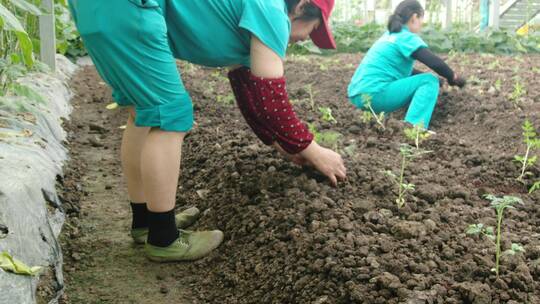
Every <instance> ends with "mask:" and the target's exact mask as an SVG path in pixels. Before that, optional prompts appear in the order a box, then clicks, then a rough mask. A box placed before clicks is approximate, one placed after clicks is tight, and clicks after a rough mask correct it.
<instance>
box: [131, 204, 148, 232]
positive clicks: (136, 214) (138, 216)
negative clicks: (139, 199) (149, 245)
mask: <svg viewBox="0 0 540 304" xmlns="http://www.w3.org/2000/svg"><path fill="white" fill-rule="evenodd" d="M130 205H131V214H132V221H131V229H135V228H146V227H148V209H146V203H142V204H134V203H130Z"/></svg>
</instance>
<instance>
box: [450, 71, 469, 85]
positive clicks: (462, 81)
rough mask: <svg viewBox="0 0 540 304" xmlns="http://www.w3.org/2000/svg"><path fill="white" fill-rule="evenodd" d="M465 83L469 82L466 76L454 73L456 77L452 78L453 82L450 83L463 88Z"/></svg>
mask: <svg viewBox="0 0 540 304" xmlns="http://www.w3.org/2000/svg"><path fill="white" fill-rule="evenodd" d="M465 84H467V81H466V80H465V78H462V77H460V76H458V74H455V75H454V79H453V80H452V83H450V85H451V86H457V87H459V88H463V87H464V86H465Z"/></svg>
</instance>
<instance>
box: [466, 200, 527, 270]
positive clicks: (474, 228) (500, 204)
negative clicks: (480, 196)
mask: <svg viewBox="0 0 540 304" xmlns="http://www.w3.org/2000/svg"><path fill="white" fill-rule="evenodd" d="M484 198H486V199H487V200H489V201H490V202H491V207H492V208H494V209H495V211H496V215H497V227H496V231H495V229H494V228H493V227H490V226H484V224H472V225H469V227H468V228H467V230H466V232H465V233H466V234H468V235H480V236H485V237H486V238H487V239H488V240H489V241H490V242H491V244H492V245H494V246H495V267H494V268H492V269H491V271H493V272H495V274H496V275H497V277H498V276H499V265H500V258H501V256H502V255H515V254H517V253H519V252H525V249H524V248H523V246H521V245H520V244H517V243H513V244H512V245H511V247H510V248H509V249H508V250H506V251H504V252H502V249H501V226H502V221H503V218H504V210H505V209H507V208H515V207H514V205H516V204H523V201H522V200H521V199H520V198H519V197H515V196H503V197H497V196H494V195H491V194H488V195H485V196H484Z"/></svg>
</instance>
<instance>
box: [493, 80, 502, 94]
mask: <svg viewBox="0 0 540 304" xmlns="http://www.w3.org/2000/svg"><path fill="white" fill-rule="evenodd" d="M501 87H502V80H501V79H500V78H497V80H496V81H495V90H497V92H500V91H501Z"/></svg>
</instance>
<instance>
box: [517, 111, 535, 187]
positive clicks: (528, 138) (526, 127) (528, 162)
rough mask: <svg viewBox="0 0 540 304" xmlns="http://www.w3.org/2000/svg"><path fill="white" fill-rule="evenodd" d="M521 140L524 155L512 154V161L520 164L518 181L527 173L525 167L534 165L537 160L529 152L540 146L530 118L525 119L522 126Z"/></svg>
mask: <svg viewBox="0 0 540 304" xmlns="http://www.w3.org/2000/svg"><path fill="white" fill-rule="evenodd" d="M522 129H523V142H524V143H525V146H526V150H525V155H516V156H514V161H516V162H518V163H520V164H521V173H520V174H519V176H518V178H517V179H518V180H519V181H523V177H524V176H525V175H527V174H528V172H527V169H528V168H530V167H532V166H534V164H536V161H537V158H538V157H537V156H531V153H532V152H533V151H534V150H536V149H538V148H540V139H539V138H538V134H537V133H536V130H535V129H534V126H533V125H532V123H531V122H530V120H528V119H527V120H525V122H524V123H523V126H522Z"/></svg>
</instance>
